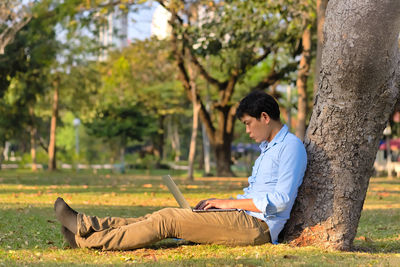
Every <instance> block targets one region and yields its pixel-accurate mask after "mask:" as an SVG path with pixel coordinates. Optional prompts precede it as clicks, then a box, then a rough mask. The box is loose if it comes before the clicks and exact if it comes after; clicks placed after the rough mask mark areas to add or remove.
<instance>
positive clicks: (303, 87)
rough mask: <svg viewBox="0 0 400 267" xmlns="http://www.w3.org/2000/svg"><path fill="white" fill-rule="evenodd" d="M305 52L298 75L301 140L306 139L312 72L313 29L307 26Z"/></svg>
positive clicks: (298, 133)
mask: <svg viewBox="0 0 400 267" xmlns="http://www.w3.org/2000/svg"><path fill="white" fill-rule="evenodd" d="M301 42H302V47H303V49H302V50H303V51H302V52H301V59H300V63H299V70H298V73H297V82H296V87H297V92H298V95H299V100H298V105H297V126H296V136H297V137H298V138H300V139H301V140H303V139H304V135H305V133H306V119H307V79H308V75H309V71H310V62H311V29H310V27H309V26H308V25H307V26H306V28H305V29H304V31H303V35H302V37H301Z"/></svg>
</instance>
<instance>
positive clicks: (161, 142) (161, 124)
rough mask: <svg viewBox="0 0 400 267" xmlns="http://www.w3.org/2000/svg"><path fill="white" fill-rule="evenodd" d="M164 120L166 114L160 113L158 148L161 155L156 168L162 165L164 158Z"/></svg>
mask: <svg viewBox="0 0 400 267" xmlns="http://www.w3.org/2000/svg"><path fill="white" fill-rule="evenodd" d="M164 121H165V115H160V116H159V117H158V132H157V142H156V146H157V150H158V153H159V154H160V156H159V157H158V159H157V162H156V168H160V167H161V161H162V160H163V159H164V139H165V134H164V133H165V125H164Z"/></svg>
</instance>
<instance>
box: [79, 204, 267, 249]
mask: <svg viewBox="0 0 400 267" xmlns="http://www.w3.org/2000/svg"><path fill="white" fill-rule="evenodd" d="M77 224H78V232H77V234H76V236H75V238H76V243H77V244H78V246H79V247H87V248H100V249H104V250H129V249H135V248H141V247H144V246H147V245H150V244H152V243H154V242H157V241H159V240H162V239H165V238H170V237H175V238H181V239H184V240H186V241H192V242H196V243H213V244H225V245H259V244H264V243H267V242H271V237H270V234H269V229H268V226H267V224H266V223H265V222H263V221H261V220H259V219H257V218H255V217H252V216H250V215H248V214H246V213H245V212H244V211H231V212H200V213H196V212H192V211H191V210H189V209H179V208H166V209H162V210H159V211H157V212H154V213H152V214H148V215H146V216H144V217H140V218H116V217H106V218H98V217H94V216H87V215H84V214H78V219H77Z"/></svg>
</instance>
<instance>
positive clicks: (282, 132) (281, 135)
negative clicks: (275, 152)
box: [259, 124, 289, 151]
mask: <svg viewBox="0 0 400 267" xmlns="http://www.w3.org/2000/svg"><path fill="white" fill-rule="evenodd" d="M288 132H289V129H288V127H287V126H286V124H284V125H283V127H282V128H281V129H280V130H279V132H278V133H277V134H276V135H275V136H274V138H273V139H272V140H271V142H269V143H268V142H267V141H263V142H261V144H260V146H259V147H260V149H261V151H264V150H266V149H267V148H269V147H272V146H273V145H275V144H277V143H280V142H282V141H283V139H285V136H286V134H287V133H288Z"/></svg>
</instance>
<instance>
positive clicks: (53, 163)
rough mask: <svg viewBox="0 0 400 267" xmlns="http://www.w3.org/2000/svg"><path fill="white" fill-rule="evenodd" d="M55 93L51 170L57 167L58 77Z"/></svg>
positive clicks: (50, 147)
mask: <svg viewBox="0 0 400 267" xmlns="http://www.w3.org/2000/svg"><path fill="white" fill-rule="evenodd" d="M53 85H54V94H53V106H52V114H51V124H50V142H49V150H48V155H49V171H53V170H56V169H57V165H56V129H57V118H58V90H59V81H58V79H56V81H55V82H54V84H53Z"/></svg>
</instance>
